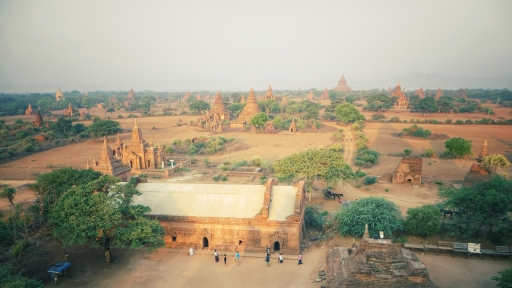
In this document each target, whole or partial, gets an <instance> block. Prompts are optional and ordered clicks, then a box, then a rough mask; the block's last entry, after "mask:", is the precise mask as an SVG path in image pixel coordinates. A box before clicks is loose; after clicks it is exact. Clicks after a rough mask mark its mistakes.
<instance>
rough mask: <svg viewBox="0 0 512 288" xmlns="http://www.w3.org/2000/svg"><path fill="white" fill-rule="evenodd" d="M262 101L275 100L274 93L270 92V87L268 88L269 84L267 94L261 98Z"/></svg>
mask: <svg viewBox="0 0 512 288" xmlns="http://www.w3.org/2000/svg"><path fill="white" fill-rule="evenodd" d="M261 99H262V100H277V98H276V96H274V93H273V91H272V87H270V84H268V88H267V94H265V96H263V97H262V98H261Z"/></svg>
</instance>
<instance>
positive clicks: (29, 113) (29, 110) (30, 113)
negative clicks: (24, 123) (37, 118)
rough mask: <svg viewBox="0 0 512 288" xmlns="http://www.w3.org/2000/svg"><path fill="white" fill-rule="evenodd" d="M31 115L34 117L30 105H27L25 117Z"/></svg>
mask: <svg viewBox="0 0 512 288" xmlns="http://www.w3.org/2000/svg"><path fill="white" fill-rule="evenodd" d="M32 115H34V110H32V106H31V105H30V103H28V107H27V109H26V110H25V116H32Z"/></svg>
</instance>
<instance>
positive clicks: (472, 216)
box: [438, 175, 512, 237]
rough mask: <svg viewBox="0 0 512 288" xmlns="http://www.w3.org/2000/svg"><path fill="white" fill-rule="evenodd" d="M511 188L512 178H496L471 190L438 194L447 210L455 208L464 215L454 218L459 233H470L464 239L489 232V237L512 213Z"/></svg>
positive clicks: (469, 188)
mask: <svg viewBox="0 0 512 288" xmlns="http://www.w3.org/2000/svg"><path fill="white" fill-rule="evenodd" d="M511 189H512V180H511V179H507V178H504V177H502V176H499V175H495V176H494V177H492V178H491V180H489V181H486V182H481V183H478V184H475V185H473V186H471V187H461V188H453V187H452V188H450V187H441V188H440V190H439V193H438V194H439V196H441V197H442V199H443V205H444V207H456V208H457V209H459V210H460V211H462V212H464V213H461V215H460V217H456V218H454V219H455V220H456V221H455V223H454V225H455V228H457V227H458V231H460V232H461V233H466V234H467V235H464V236H479V235H480V234H481V232H482V231H486V232H487V233H486V236H487V237H489V236H491V233H492V232H493V231H495V230H496V231H497V230H499V229H501V228H503V225H504V223H503V221H502V218H503V217H506V215H507V213H510V212H512V193H510V191H511Z"/></svg>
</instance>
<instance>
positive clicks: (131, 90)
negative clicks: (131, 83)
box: [126, 88, 135, 101]
mask: <svg viewBox="0 0 512 288" xmlns="http://www.w3.org/2000/svg"><path fill="white" fill-rule="evenodd" d="M134 97H135V93H134V92H133V89H132V88H130V92H128V94H127V95H126V99H128V101H133V98H134Z"/></svg>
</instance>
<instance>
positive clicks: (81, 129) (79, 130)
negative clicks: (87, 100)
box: [71, 123, 86, 135]
mask: <svg viewBox="0 0 512 288" xmlns="http://www.w3.org/2000/svg"><path fill="white" fill-rule="evenodd" d="M85 130H86V128H85V126H84V124H82V123H76V124H75V125H73V126H72V127H71V134H73V135H78V134H80V133H82V132H85Z"/></svg>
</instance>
